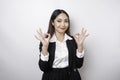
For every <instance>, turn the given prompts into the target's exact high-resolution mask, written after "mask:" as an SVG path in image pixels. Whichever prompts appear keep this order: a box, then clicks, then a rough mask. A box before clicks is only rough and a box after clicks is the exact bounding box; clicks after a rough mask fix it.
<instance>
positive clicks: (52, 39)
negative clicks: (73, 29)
mask: <svg viewBox="0 0 120 80" xmlns="http://www.w3.org/2000/svg"><path fill="white" fill-rule="evenodd" d="M66 40H72V38H71V37H70V36H68V35H67V34H65V36H64V40H63V42H64V41H66ZM57 41H58V40H57V38H56V35H55V34H53V36H52V38H51V39H50V42H57Z"/></svg>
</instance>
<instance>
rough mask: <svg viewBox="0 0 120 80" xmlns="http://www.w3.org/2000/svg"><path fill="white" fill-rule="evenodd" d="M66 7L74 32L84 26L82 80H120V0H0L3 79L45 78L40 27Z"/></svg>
mask: <svg viewBox="0 0 120 80" xmlns="http://www.w3.org/2000/svg"><path fill="white" fill-rule="evenodd" d="M55 9H64V10H65V11H66V12H68V14H69V16H70V20H71V28H70V30H71V33H72V35H74V34H75V33H77V32H80V30H81V28H82V27H84V28H85V29H87V30H88V33H89V34H90V35H89V37H88V38H87V39H86V40H85V43H84V47H85V58H84V64H83V67H82V68H81V69H79V72H80V74H81V77H82V80H120V0H0V80H41V77H42V71H41V70H40V69H39V66H38V60H39V54H40V53H39V47H38V46H39V41H38V40H36V39H35V37H34V35H36V34H37V33H36V30H37V29H39V28H41V29H42V30H43V32H46V31H47V28H48V22H49V18H50V16H51V14H52V12H53V11H54V10H55Z"/></svg>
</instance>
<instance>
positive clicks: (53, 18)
mask: <svg viewBox="0 0 120 80" xmlns="http://www.w3.org/2000/svg"><path fill="white" fill-rule="evenodd" d="M61 13H64V14H66V16H67V17H68V23H69V25H68V29H67V30H66V32H65V33H66V34H68V35H70V19H69V15H68V13H67V12H66V11H64V10H62V9H56V10H55V11H53V13H52V15H51V18H50V21H49V28H48V31H47V33H49V34H50V35H51V37H52V36H53V34H54V33H55V28H54V26H53V25H52V22H54V20H55V19H56V17H57V16H58V15H59V14H61Z"/></svg>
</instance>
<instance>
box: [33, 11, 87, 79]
mask: <svg viewBox="0 0 120 80" xmlns="http://www.w3.org/2000/svg"><path fill="white" fill-rule="evenodd" d="M69 29H70V19H69V15H68V14H67V12H65V11H64V10H60V9H57V10H55V11H54V12H53V13H52V15H51V18H50V21H49V28H48V32H47V33H43V32H42V31H41V29H40V30H38V31H37V33H38V36H35V37H36V38H37V39H38V40H39V41H40V46H39V49H40V60H39V67H40V69H41V70H42V71H43V72H44V73H43V76H42V80H81V77H80V74H79V72H78V70H77V69H78V68H81V66H82V65H83V56H84V50H83V49H84V48H83V42H84V40H85V39H86V37H87V36H88V34H86V32H87V31H86V30H84V28H83V29H82V31H81V34H79V33H77V34H76V35H75V36H74V37H72V36H71V35H70V31H69Z"/></svg>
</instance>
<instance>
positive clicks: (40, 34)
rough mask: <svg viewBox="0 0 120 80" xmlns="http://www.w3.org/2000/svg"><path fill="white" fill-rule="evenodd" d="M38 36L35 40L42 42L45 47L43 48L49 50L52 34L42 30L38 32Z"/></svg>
mask: <svg viewBox="0 0 120 80" xmlns="http://www.w3.org/2000/svg"><path fill="white" fill-rule="evenodd" d="M37 33H38V36H36V35H35V38H36V39H37V40H39V41H41V42H42V44H43V46H42V48H44V49H47V48H48V45H49V41H50V37H51V36H50V34H48V33H43V32H42V31H41V29H40V28H39V30H37Z"/></svg>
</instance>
